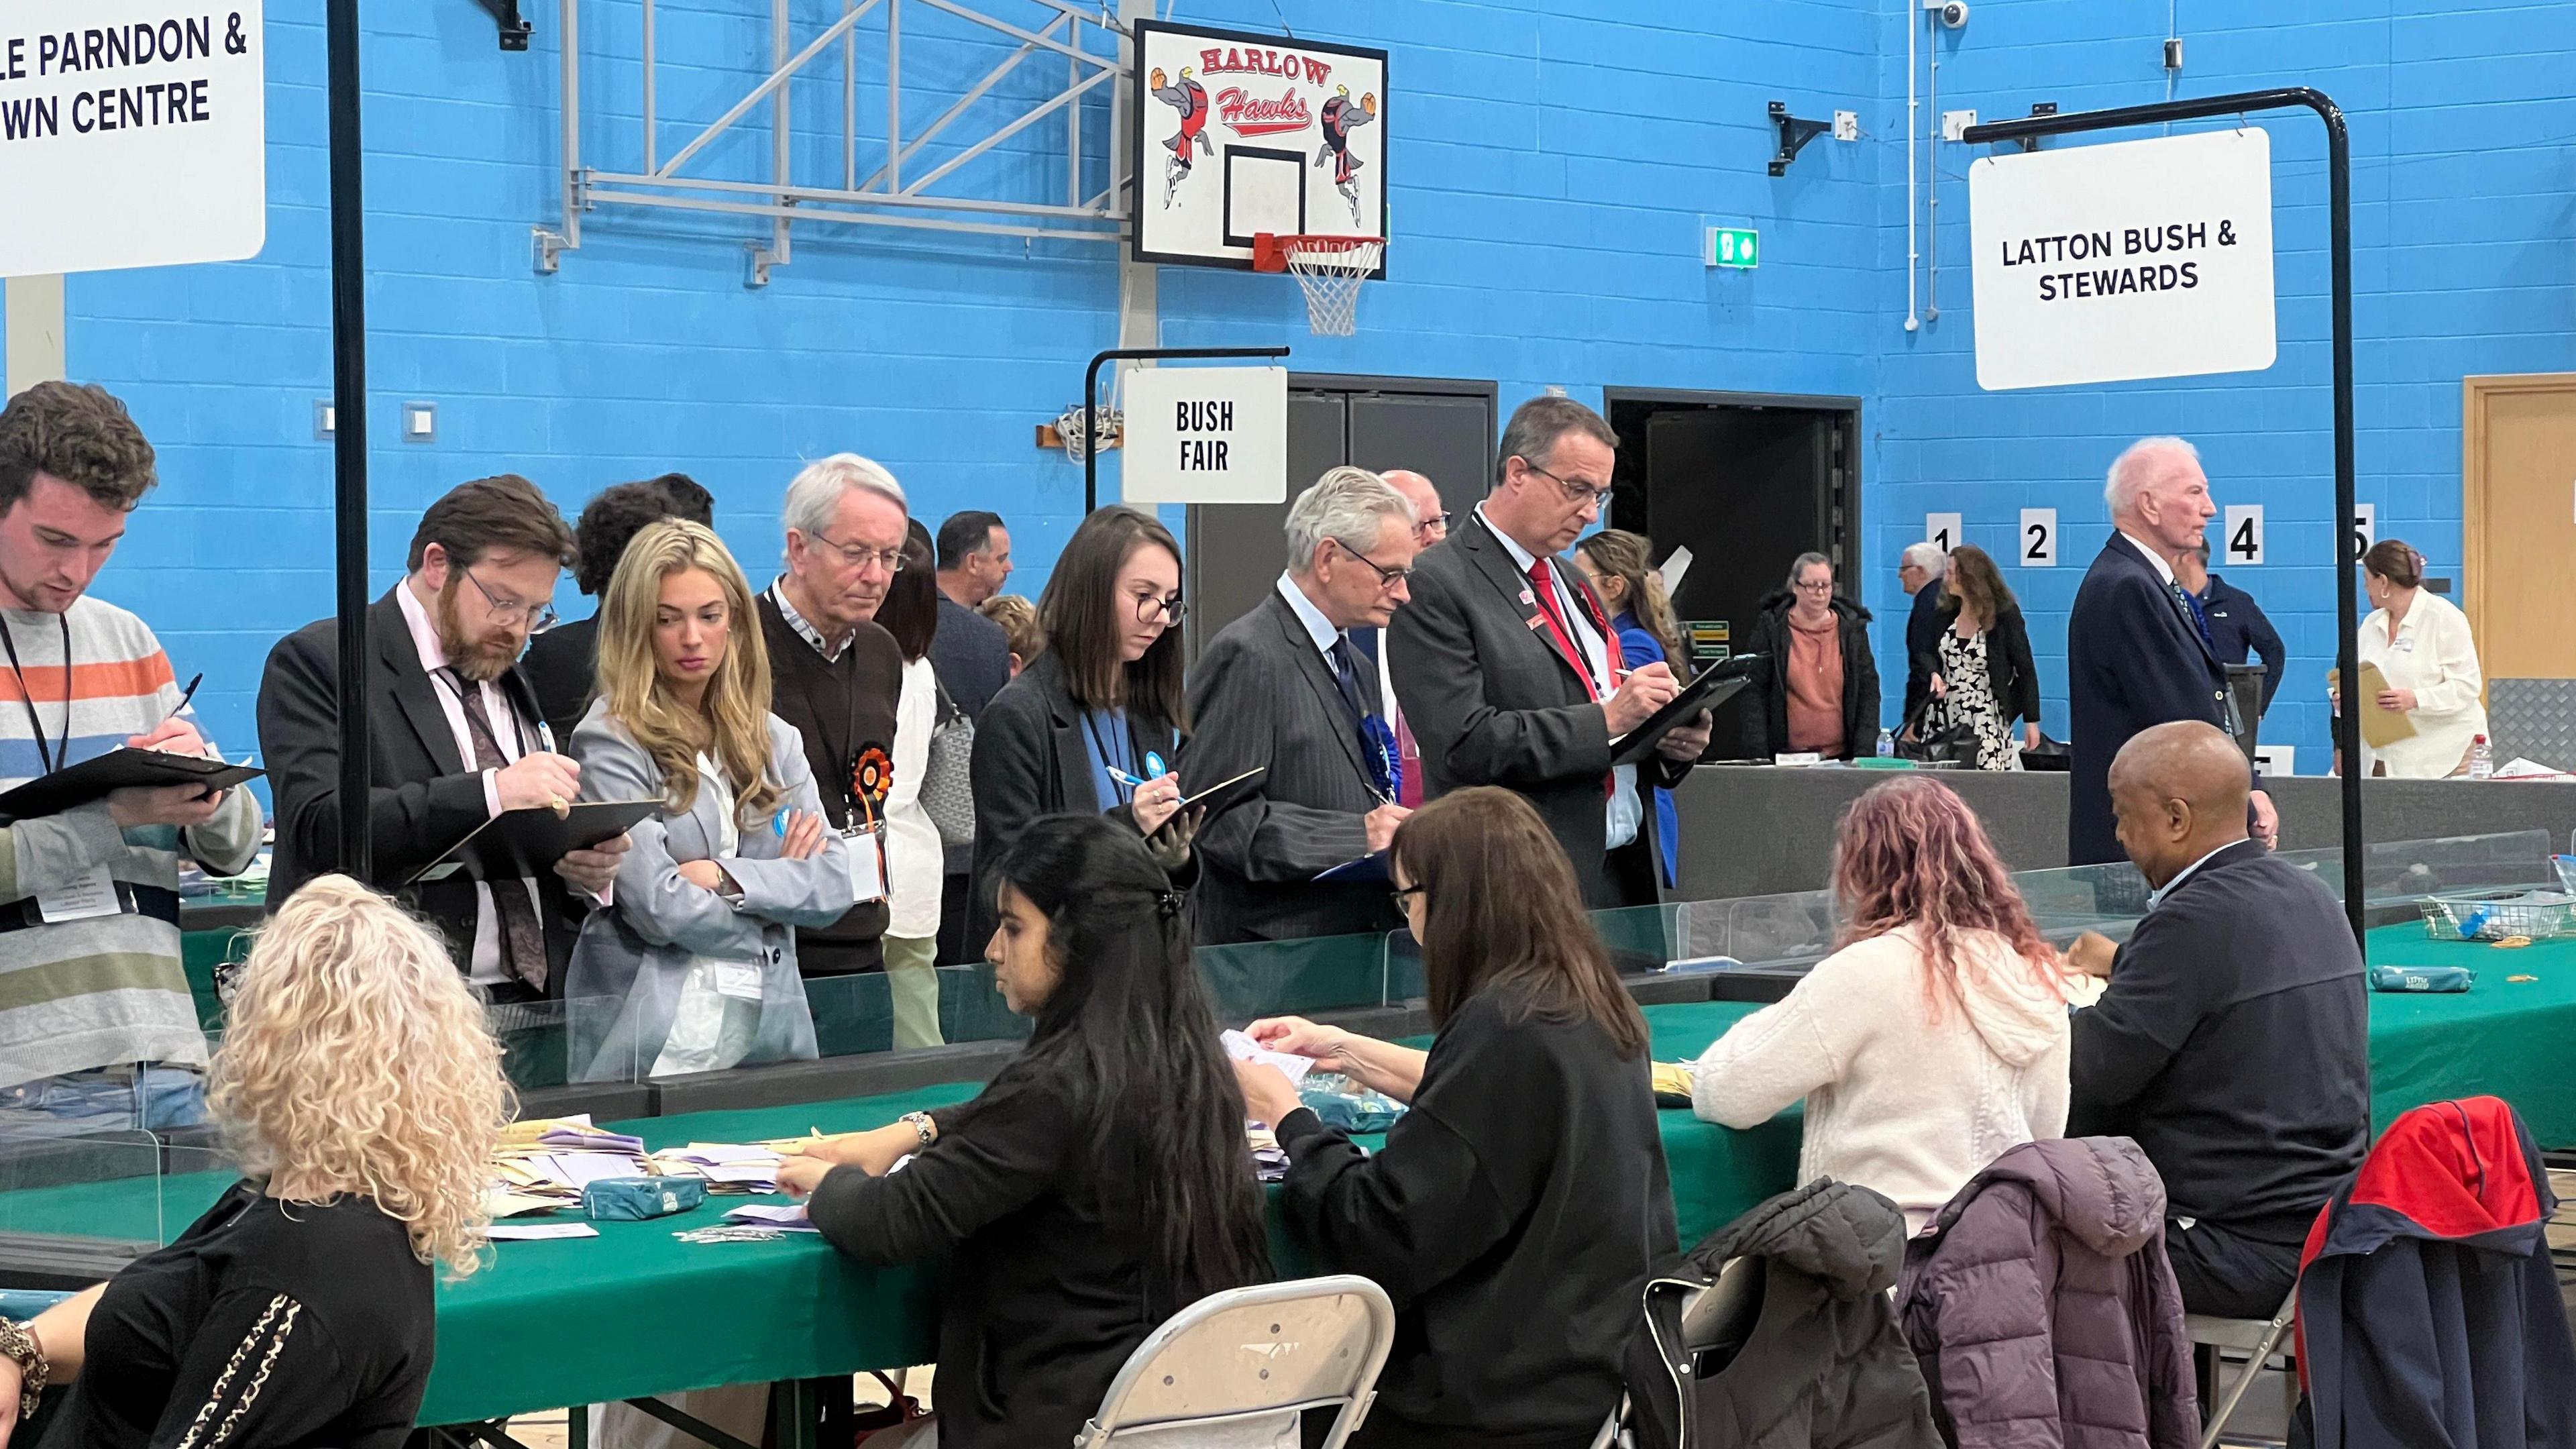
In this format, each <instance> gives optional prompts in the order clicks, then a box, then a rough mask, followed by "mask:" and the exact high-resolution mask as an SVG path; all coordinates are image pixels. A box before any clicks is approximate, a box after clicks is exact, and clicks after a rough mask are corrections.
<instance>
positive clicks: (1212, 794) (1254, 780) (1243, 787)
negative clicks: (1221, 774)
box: [1172, 765, 1270, 820]
mask: <svg viewBox="0 0 2576 1449" xmlns="http://www.w3.org/2000/svg"><path fill="white" fill-rule="evenodd" d="M1269 772H1270V767H1269V766H1268V765H1255V766H1253V767H1252V768H1251V769H1249V770H1246V771H1244V772H1243V773H1242V774H1240V775H1237V776H1235V777H1234V778H1233V779H1231V780H1219V781H1217V782H1216V783H1215V784H1213V785H1210V786H1208V787H1207V788H1206V789H1204V790H1201V791H1200V792H1198V793H1197V794H1195V795H1189V796H1184V797H1183V798H1182V800H1181V803H1180V804H1179V805H1177V806H1175V807H1174V808H1173V811H1172V813H1173V814H1175V815H1177V814H1179V813H1180V812H1181V811H1183V810H1190V809H1195V808H1197V806H1198V805H1199V804H1200V802H1202V801H1208V800H1213V801H1215V803H1214V804H1211V805H1209V806H1208V807H1207V813H1208V818H1209V819H1210V820H1214V819H1215V818H1216V817H1218V816H1220V815H1222V814H1224V813H1225V812H1226V811H1228V810H1231V809H1233V808H1234V807H1235V806H1237V805H1239V804H1241V803H1243V797H1244V796H1246V795H1249V794H1251V793H1252V786H1253V785H1255V784H1258V783H1259V782H1260V778H1261V777H1262V776H1263V775H1266V774H1268V773H1269Z"/></svg>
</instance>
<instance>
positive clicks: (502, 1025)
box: [483, 996, 643, 1092]
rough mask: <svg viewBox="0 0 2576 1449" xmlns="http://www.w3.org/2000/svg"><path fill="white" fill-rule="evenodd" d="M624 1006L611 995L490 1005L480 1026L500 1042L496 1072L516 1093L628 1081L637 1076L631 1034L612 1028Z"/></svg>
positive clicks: (485, 1008) (639, 1079)
mask: <svg viewBox="0 0 2576 1449" xmlns="http://www.w3.org/2000/svg"><path fill="white" fill-rule="evenodd" d="M624 1007H625V1002H624V1001H622V1000H621V999H619V998H617V997H613V996H583V997H575V998H574V999H572V1000H570V1001H530V1002H514V1003H508V1004H502V1003H493V1004H487V1005H486V1006H485V1007H484V1008H483V1020H484V1023H485V1025H487V1026H489V1027H490V1028H491V1030H492V1035H493V1038H494V1039H495V1040H497V1041H499V1042H500V1043H501V1071H502V1074H503V1075H505V1076H507V1077H508V1078H509V1079H510V1085H511V1086H513V1087H516V1088H518V1089H519V1090H520V1091H521V1092H530V1091H538V1090H542V1089H544V1088H547V1087H560V1086H563V1085H565V1084H566V1083H569V1082H634V1081H641V1080H642V1079H643V1078H642V1073H641V1072H640V1071H639V1070H638V1064H637V1062H636V1059H635V1057H636V1048H635V1042H634V1038H633V1035H632V1033H629V1032H622V1031H619V1030H618V1029H617V1027H618V1015H619V1013H620V1011H621V1010H623V1009H624Z"/></svg>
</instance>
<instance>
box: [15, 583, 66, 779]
mask: <svg viewBox="0 0 2576 1449" xmlns="http://www.w3.org/2000/svg"><path fill="white" fill-rule="evenodd" d="M54 620H55V622H57V623H59V624H61V625H62V626H63V739H62V746H61V748H59V749H57V750H56V751H55V752H54V753H52V754H50V755H48V754H47V753H45V726H44V724H43V723H42V722H41V721H39V720H38V719H37V718H36V692H35V691H34V690H32V689H29V688H28V687H27V672H26V671H25V670H23V669H21V668H19V667H18V641H17V640H16V639H14V638H12V637H10V634H9V621H8V620H7V619H5V618H0V646H5V647H6V648H7V649H8V651H9V672H10V673H11V674H14V675H16V676H17V677H18V702H19V703H20V704H23V705H25V706H26V707H27V728H29V729H31V730H34V731H35V732H36V763H37V764H38V765H41V766H43V768H42V769H41V770H39V771H37V773H38V774H42V775H50V774H52V773H53V772H55V771H56V770H59V769H61V768H63V767H64V766H65V765H68V764H70V763H71V757H72V621H71V616H70V615H69V614H56V615H55V616H54Z"/></svg>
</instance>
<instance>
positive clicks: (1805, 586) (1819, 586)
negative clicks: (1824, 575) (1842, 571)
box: [1795, 579, 1834, 594]
mask: <svg viewBox="0 0 2576 1449" xmlns="http://www.w3.org/2000/svg"><path fill="white" fill-rule="evenodd" d="M1795 587H1796V588H1797V590H1798V592H1800V593H1802V594H1830V593H1832V592H1833V591H1834V581H1833V580H1832V579H1800V580H1799V581H1798V582H1797V584H1796V585H1795Z"/></svg>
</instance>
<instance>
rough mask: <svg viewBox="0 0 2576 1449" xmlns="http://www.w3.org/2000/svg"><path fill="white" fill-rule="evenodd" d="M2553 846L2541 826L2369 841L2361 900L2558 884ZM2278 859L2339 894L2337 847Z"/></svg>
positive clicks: (2397, 901) (2375, 902)
mask: <svg viewBox="0 0 2576 1449" xmlns="http://www.w3.org/2000/svg"><path fill="white" fill-rule="evenodd" d="M2554 850H2555V847H2554V845H2553V843H2552V841H2551V839H2550V834H2549V832H2548V831H2546V830H2507V831H2498V832H2495V833H2493V834H2487V835H2446V836H2438V837H2434V838H2432V839H2427V840H2388V841H2372V842H2371V843H2370V844H2368V845H2367V846H2365V847H2363V850H2362V862H2361V869H2362V891H2363V895H2362V899H2363V901H2364V902H2365V903H2366V904H2368V905H2370V906H2372V907H2374V908H2384V907H2402V906H2407V905H2411V904H2413V903H2415V902H2417V901H2420V900H2422V899H2424V898H2425V897H2427V896H2434V895H2446V896H2456V895H2460V894H2463V893H2470V892H2477V891H2507V890H2524V889H2528V888H2530V887H2533V886H2548V887H2553V888H2554V887H2556V886H2558V885H2559V884H2560V882H2559V878H2558V871H2557V868H2556V867H2555V866H2554V865H2552V864H2551V863H2550V857H2551V855H2552V854H2553V853H2554ZM2281 858H2282V859H2283V860H2286V861H2289V862H2291V863H2292V864H2294V865H2297V866H2299V867H2301V868H2302V869H2305V870H2311V871H2314V872H2316V876H2317V879H2319V880H2321V881H2323V882H2325V884H2326V888H2327V889H2329V890H2331V891H2333V892H2334V893H2335V894H2336V895H2338V896H2340V895H2342V894H2343V851H2342V850H2341V849H2340V848H2335V849H2326V850H2285V851H2283V852H2281Z"/></svg>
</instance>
